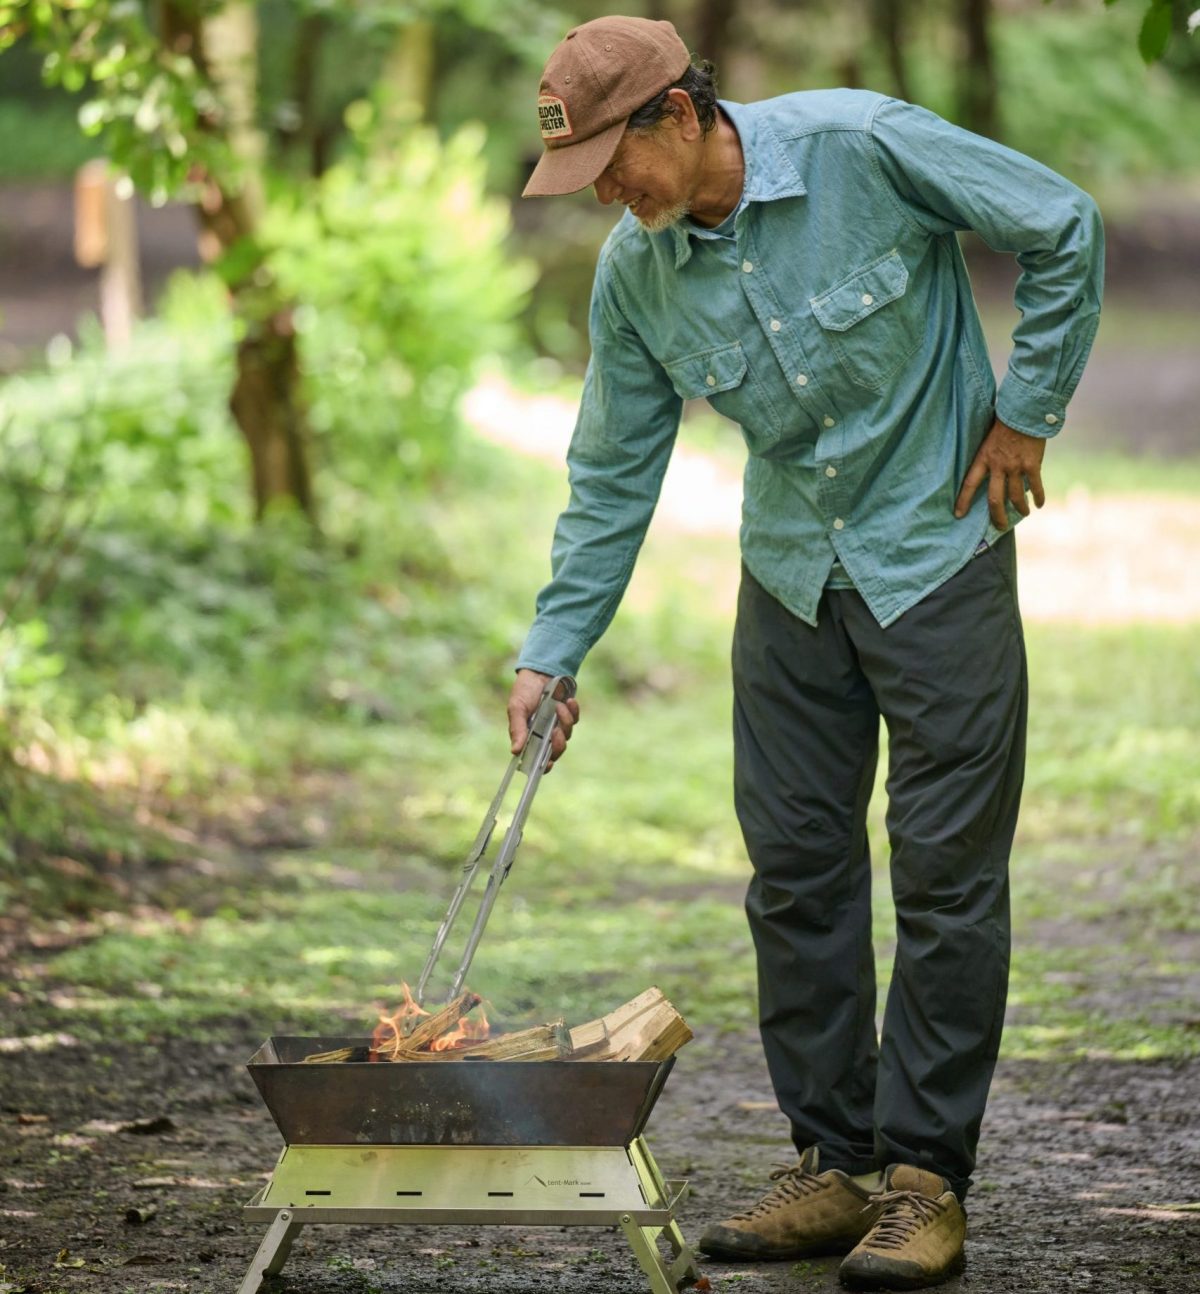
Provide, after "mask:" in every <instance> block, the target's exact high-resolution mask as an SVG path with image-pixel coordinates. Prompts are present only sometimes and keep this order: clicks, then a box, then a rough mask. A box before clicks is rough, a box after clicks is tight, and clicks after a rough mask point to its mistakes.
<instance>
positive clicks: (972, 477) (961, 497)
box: [954, 458, 988, 517]
mask: <svg viewBox="0 0 1200 1294" xmlns="http://www.w3.org/2000/svg"><path fill="white" fill-rule="evenodd" d="M987 474H988V470H987V467H986V466H984V464H983V462H982V461H981V460H980V459H978V458H977V459H976V460H975V461H974V462H973V463H972V464H971V466H970V467H969V468H968V469H967V474H966V476H964V477H963V483H962V489H961V490H959V492H958V498H957V499H955V500H954V515H955V516H956V517H965V516H966V515H967V509H968V508H969V507H970V506H971V500H972V499H973V498H974V497H975V491H976V490H977V489H979V486H980V484H981V483H982V481H983V478H984V477H985V476H986V475H987Z"/></svg>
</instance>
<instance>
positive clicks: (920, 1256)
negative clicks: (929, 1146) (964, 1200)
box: [838, 1164, 967, 1290]
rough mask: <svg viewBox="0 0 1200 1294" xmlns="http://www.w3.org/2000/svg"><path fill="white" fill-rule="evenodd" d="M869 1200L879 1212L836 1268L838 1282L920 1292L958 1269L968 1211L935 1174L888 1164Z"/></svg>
mask: <svg viewBox="0 0 1200 1294" xmlns="http://www.w3.org/2000/svg"><path fill="white" fill-rule="evenodd" d="M871 1198H872V1201H873V1202H874V1203H875V1204H877V1205H879V1206H880V1208H881V1209H882V1212H881V1213H880V1214H879V1216H878V1221H876V1223H875V1225H874V1226H873V1227H872V1228H871V1230H870V1231H869V1232H868V1233H867V1234H866V1236H864V1237H863V1239H862V1240H861V1241H860V1242H859V1243H858V1244H857V1245H856V1246H855V1247H854V1249H852V1250H851V1252H850V1253H849V1254H848V1255H847V1256H846V1258H845V1259H844V1260H843V1262H842V1265H841V1267H840V1268H839V1269H838V1280H840V1281H841V1282H842V1284H843V1285H846V1286H849V1288H850V1289H859V1290H879V1289H884V1290H919V1289H924V1288H925V1287H926V1286H927V1285H940V1284H941V1283H942V1282H943V1281H946V1280H949V1279H950V1278H951V1277H952V1276H957V1275H958V1273H959V1272H961V1271H962V1269H963V1238H964V1237H965V1235H966V1233H967V1215H966V1213H964V1212H963V1207H962V1205H961V1204H960V1203H959V1202H958V1199H957V1198H956V1196H955V1194H954V1192H953V1191H952V1190H950V1188H949V1187H948V1186H947V1185H946V1182H945V1180H944V1179H943V1178H941V1177H939V1176H938V1175H937V1173H929V1172H926V1171H925V1170H924V1169H921V1168H913V1167H912V1166H911V1165H909V1164H893V1165H892V1167H891V1168H889V1169H888V1170H887V1172H886V1173H885V1174H884V1183H883V1189H882V1191H881V1192H880V1193H879V1194H878V1195H874V1196H872V1197H871Z"/></svg>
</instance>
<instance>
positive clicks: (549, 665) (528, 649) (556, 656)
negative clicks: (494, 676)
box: [515, 621, 587, 678]
mask: <svg viewBox="0 0 1200 1294" xmlns="http://www.w3.org/2000/svg"><path fill="white" fill-rule="evenodd" d="M586 655H587V647H586V646H585V645H584V644H583V643H581V642H580V641H579V639H578V638H576V637H574V636H573V635H572V634H567V633H563V632H562V631H561V630H558V629H553V628H551V627H550V626H549V625H545V624H539V623H538V622H537V621H534V624H533V628H532V629H530V631H529V633H528V635H527V637H526V639H525V644H524V646H523V647H522V648H521V651H520V654H519V655H518V656H517V664H516V667H515V668H517V669H532V670H536V671H537V672H538V673H539V674H549V675H551V676H552V677H553V676H555V675H558V674H569V675H570V676H571V677H572V678H574V677H575V676H576V675H577V674H578V673H579V667H580V665H582V664H583V658H584V656H586Z"/></svg>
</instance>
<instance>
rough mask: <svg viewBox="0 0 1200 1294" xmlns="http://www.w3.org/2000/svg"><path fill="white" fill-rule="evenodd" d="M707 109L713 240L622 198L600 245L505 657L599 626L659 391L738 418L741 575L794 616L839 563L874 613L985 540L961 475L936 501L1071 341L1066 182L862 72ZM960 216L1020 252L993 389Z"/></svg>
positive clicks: (625, 539)
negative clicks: (561, 486)
mask: <svg viewBox="0 0 1200 1294" xmlns="http://www.w3.org/2000/svg"><path fill="white" fill-rule="evenodd" d="M721 108H722V109H723V110H724V111H725V113H726V114H727V115H728V117H729V119H730V120H731V121H732V123H733V125H734V127H735V128H736V130H737V132H738V135H739V137H740V139H741V144H742V152H743V156H744V159H745V183H744V189H743V195H742V203H741V206H740V207H739V209H738V210H737V213H736V216H735V219H734V224H733V229H734V238H733V239H722V238H702V237H698V236H696V234H695V232H694V230H695V226H690V230H691V231H692V232H689V226H688V225H687V224H682V225H677V226H675V227H673V228H672V229H669V230H667V231H665V232H663V233H660V234H648V233H646V232H645V231H644V230H643V229H642V228H641V226H640V225H639V224H638V222H637V220H636V219H635V218H634V217H633V216H632V215H631V214H630V213H629V212H626V213H625V214H624V215H623V216H622V218H621V220H620V221H619V222H618V224H617V225H616V227H615V228H614V229H613V231H612V233H611V234H610V235H609V237H608V239H607V240H606V242H605V244H604V247H603V248H602V250H601V252H600V258H599V262H598V265H597V269H596V277H595V283H594V287H593V294H592V303H591V313H590V332H591V344H592V356H591V361H590V363H589V365H588V370H587V376H586V378H585V381H584V388H583V397H582V401H581V403H580V408H579V416H578V420H577V422H576V426H575V431H574V435H573V437H572V441H571V447H570V450H569V451H568V454H567V463H568V468H569V478H570V485H571V497H570V502H569V503H568V506H567V508H566V510H565V511H564V512H563V514H562V516H561V517H560V518H559V521H558V525H557V528H556V530H555V534H554V542H553V546H552V550H551V567H552V572H553V576H552V579H551V581H550V583H549V584H547V585H546V587H545V588H544V589H543V590H542V592H541V593H540V595H539V597H538V602H537V617H536V619H535V621H534V624H533V626H532V628H531V629H530V631H529V635H528V637H527V638H526V640H525V644H524V647H523V648H522V650H521V653H520V655H519V657H518V667H519V668H521V667H524V668H529V669H536V670H539V671H541V672H542V673H545V674H560V673H567V674H575V673H577V671H578V669H579V666H580V664H581V662H582V660H583V658H584V656H585V655H586V653H587V652H588V651H589V649H590V648H591V647H592V645H593V644H594V643H595V642H596V640H597V639H598V638H599V637H600V635H601V634H602V633H603V632H604V630H605V629H606V628H607V626H608V624H609V621H610V620H611V619H612V616H613V614H614V612H615V611H616V608H617V605H618V603H619V602H620V599H621V596H622V594H623V593H624V591H625V587H626V585H627V583H628V581H629V577H630V574H631V573H632V570H633V565H634V561H635V560H636V557H637V553H638V550H639V548H640V546H641V543H642V539H643V537H644V535H645V531H646V527H647V525H648V524H649V521H650V518H651V515H652V514H653V511H654V506H655V504H656V502H657V499H658V494H659V490H660V487H661V484H662V479H663V474H664V472H665V470H666V466H667V460H668V459H669V457H670V454H671V448H672V445H673V443H674V440H675V435H676V432H677V430H678V426H679V418H680V412H681V409H682V402H683V401H684V400H691V399H696V398H699V397H702V396H703V397H705V398H707V399H708V401H709V403H710V404H711V405H712V407H713V408H714V409H716V410H717V411H718V412H720V413H722V414H725V415H727V416H728V417H729V418H731V419H732V420H733V421H734V422H736V423H738V424H739V425H740V427H741V430H742V435H743V437H744V438H745V442H746V447H747V449H748V451H749V457H748V459H747V463H746V471H745V479H744V488H743V505H742V527H741V548H742V556H743V559H744V561H745V563H746V566H747V567H748V569H749V570H750V572H751V573H752V574H753V575H754V577H755V578H756V579H757V580H758V581H759V583H760V584H762V586H763V587H764V588H765V589H767V590H768V592H770V593H771V594H773V595H774V596H775V597H776V598H777V599H778V600H779V601H780V602H782V603H783V604H784V605H785V606H786V607H787V608H788V609H789V610H790V611H792V612H793V613H794V614H795V615H797V616H799V617H800V618H801V619H802V620H804V621H806V622H807V623H809V624H815V623H816V618H817V606H818V603H819V601H820V598H821V591H822V589H823V587H824V586H825V582H826V579H827V578H828V576H829V574H830V571H831V569H832V567H833V563H834V561H835V559H840V561H841V564H842V566H843V568H844V570H845V571H846V573H847V574H848V576H849V577H850V579H851V580H852V581H853V583H854V585H855V587H856V588H857V589H858V591H859V593H860V594H861V595H862V597H863V598H864V599H865V601H866V603H867V606H868V607H869V608H870V610H871V612H872V613H873V614H874V616H875V617H876V619H877V620H878V621H879V623H880V624H881V625H883V626H887V625H889V624H891V623H892V622H893V621H895V620H896V619H897V618H898V617H900V616H901V615H903V614H904V612H905V611H906V610H908V608H910V607H911V606H913V605H914V604H915V603H917V602H919V601H920V600H921V598H923V597H924V596H925V595H926V594H927V593H929V592H930V591H931V590H933V589H935V588H937V587H938V585H940V584H941V583H942V582H943V581H945V580H947V579H948V578H949V577H950V576H951V575H953V574H954V573H955V572H956V571H957V570H959V569H960V568H961V567H962V566H964V565H965V564H966V563H967V562H968V561H969V560H970V559H971V556H972V555H973V553H974V552H975V551H976V549H977V548H978V546H979V544H980V542H981V541H986V542H990V541H991V540H992V539H994V538H996V536H997V535H998V534H999V532H998V531H997V530H996V529H995V527H994V526H993V525H992V523H991V521H990V519H989V516H988V510H987V499H986V486H984V487H981V489H980V490H979V491H977V493H976V496H975V499H974V501H973V503H972V506H971V508H970V511H969V512H968V514H967V515H966V516H965V517H964V518H962V519H961V520H958V519H956V518H955V517H954V515H953V506H954V501H955V498H956V497H957V495H958V491H959V489H960V487H961V484H962V480H963V477H964V476H965V474H966V471H967V468H968V467H969V466H970V464H971V460H972V459H973V457H974V455H975V452H976V450H977V449H978V447H979V444H980V442H981V441H982V439H983V437H984V436H985V435H986V434H987V432H988V431H989V430H990V428H991V426H992V423H993V420H994V418H995V417H997V416H998V417H999V418H1000V419H1001V420H1002V421H1004V422H1006V423H1007V424H1008V425H1009V426H1010V427H1014V428H1016V430H1018V431H1022V432H1025V433H1026V434H1027V435H1031V436H1042V437H1046V436H1053V435H1054V434H1055V433H1056V432H1058V431H1059V430H1060V429H1061V427H1062V425H1063V421H1064V418H1065V413H1066V406H1067V401H1068V400H1069V399H1070V397H1071V394H1072V392H1073V391H1074V390H1075V387H1076V385H1077V383H1078V381H1079V377H1080V374H1081V372H1082V370H1083V366H1084V363H1085V361H1086V359H1087V355H1088V351H1089V349H1090V347H1091V343H1092V338H1093V337H1094V336H1095V332H1096V325H1097V323H1098V320H1099V312H1100V298H1101V292H1102V282H1103V248H1104V236H1103V230H1102V227H1101V223H1100V216H1099V213H1098V211H1097V208H1096V205H1095V203H1094V202H1093V201H1092V199H1091V198H1089V197H1088V196H1087V194H1085V193H1084V192H1082V190H1080V189H1078V188H1076V187H1075V185H1073V184H1071V183H1069V182H1068V181H1067V180H1065V179H1063V178H1062V177H1061V176H1059V175H1056V174H1055V173H1054V172H1053V171H1050V170H1048V169H1047V168H1046V167H1044V166H1042V165H1040V164H1039V163H1037V162H1035V161H1033V160H1032V159H1030V158H1028V157H1025V156H1023V155H1021V154H1020V153H1016V152H1013V151H1012V150H1011V149H1008V148H1004V147H1003V146H1001V145H999V144H997V143H994V142H993V141H991V140H989V139H984V138H981V137H980V136H977V135H973V134H971V133H969V132H967V131H964V130H961V129H959V128H958V127H956V126H953V125H951V124H949V123H948V122H946V121H943V120H941V119H940V118H939V117H937V116H935V115H934V114H933V113H931V112H927V111H926V110H925V109H923V108H918V107H915V106H913V105H911V104H907V103H902V102H900V101H898V100H895V99H889V98H885V97H884V96H882V95H878V94H872V93H869V92H866V91H858V90H819V91H807V92H801V93H797V94H789V95H785V96H783V97H781V98H778V99H771V100H767V101H765V102H761V103H755V104H736V103H728V102H724V101H723V102H722V103H721ZM962 229H973V230H975V231H976V232H978V233H979V234H980V235H981V236H982V237H983V239H984V240H985V241H986V242H987V243H988V244H989V245H990V246H991V247H993V248H995V249H996V250H998V251H1005V252H1012V253H1015V254H1016V257H1017V260H1018V262H1019V264H1020V266H1021V269H1022V274H1021V277H1020V280H1019V282H1018V284H1017V288H1016V304H1017V307H1018V309H1019V310H1020V313H1021V316H1022V317H1021V321H1020V323H1019V324H1018V325H1017V327H1016V329H1015V331H1014V333H1013V350H1012V356H1011V359H1010V361H1009V365H1008V371H1007V373H1006V375H1005V377H1004V380H1003V381H1002V382H1001V384H1000V387H999V391H997V389H996V384H995V380H994V378H993V376H992V369H991V365H990V363H989V360H988V353H987V348H986V345H985V343H984V338H983V331H982V329H981V327H980V323H979V317H978V314H977V312H976V309H975V302H974V298H973V297H972V294H971V288H970V283H969V281H968V278H967V271H966V267H965V265H964V264H963V259H962V255H961V253H960V251H959V247H958V241H957V239H956V237H955V231H957V230H962ZM1019 516H1020V514H1019V513H1017V512H1016V510H1015V509H1013V508H1012V507H1011V505H1009V518H1010V524H1012V523H1015V522H1016V521H1017V520H1018V519H1019Z"/></svg>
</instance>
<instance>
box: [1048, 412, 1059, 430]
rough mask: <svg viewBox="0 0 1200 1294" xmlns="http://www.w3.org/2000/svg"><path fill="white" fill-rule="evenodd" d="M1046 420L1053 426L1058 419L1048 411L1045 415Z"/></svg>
mask: <svg viewBox="0 0 1200 1294" xmlns="http://www.w3.org/2000/svg"><path fill="white" fill-rule="evenodd" d="M1046 421H1047V422H1048V423H1049V424H1050V425H1051V426H1052V427H1053V426H1054V424H1055V423H1056V422H1057V421H1058V419H1057V418H1056V417H1055V416H1054V414H1052V413H1048V414H1047V415H1046Z"/></svg>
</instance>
